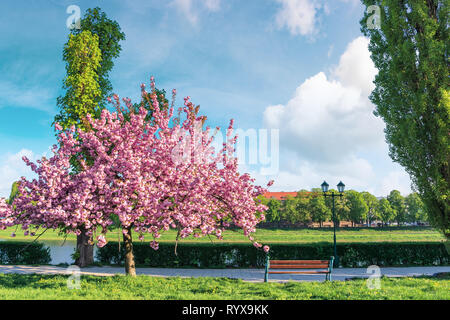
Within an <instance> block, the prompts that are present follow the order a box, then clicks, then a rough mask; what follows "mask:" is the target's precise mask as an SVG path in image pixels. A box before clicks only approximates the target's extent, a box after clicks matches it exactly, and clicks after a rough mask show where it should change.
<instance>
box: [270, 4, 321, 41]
mask: <svg viewBox="0 0 450 320" xmlns="http://www.w3.org/2000/svg"><path fill="white" fill-rule="evenodd" d="M277 2H279V3H281V8H280V10H279V11H278V13H277V15H276V17H275V21H276V24H277V26H278V27H279V28H284V27H286V28H287V29H288V30H289V31H290V33H291V34H293V35H303V36H304V35H313V34H315V33H316V22H317V10H318V9H320V7H321V5H320V4H319V3H318V2H317V1H316V0H277Z"/></svg>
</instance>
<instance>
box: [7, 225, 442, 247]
mask: <svg viewBox="0 0 450 320" xmlns="http://www.w3.org/2000/svg"><path fill="white" fill-rule="evenodd" d="M15 230H16V228H9V229H7V230H2V231H0V239H5V240H13V239H14V240H16V241H17V240H19V241H22V240H29V241H32V240H33V239H34V238H35V237H30V236H24V235H23V232H22V231H21V230H20V228H18V230H17V232H16V237H15V238H12V237H11V236H10V235H11V233H12V232H14V231H15ZM38 234H39V233H38ZM254 237H255V238H256V239H258V240H259V241H260V242H261V243H283V242H286V243H287V242H289V243H312V242H332V241H333V229H332V228H329V229H300V230H280V229H276V230H267V229H260V230H258V231H257V232H256V233H255V236H254ZM107 238H108V240H110V241H111V240H112V241H114V240H117V239H118V238H119V234H118V232H111V233H109V234H108V236H107ZM175 238H176V233H175V231H173V230H169V231H167V232H165V233H163V235H162V236H161V239H160V240H161V241H168V242H171V241H174V240H175ZM337 238H338V241H340V242H389V241H392V242H411V241H419V242H422V241H443V240H445V237H444V236H443V235H442V234H441V233H439V232H438V231H435V230H433V229H432V228H428V227H416V228H413V227H408V228H401V227H400V228H395V227H394V228H386V229H368V228H360V229H351V228H349V229H341V230H339V231H338V233H337ZM39 239H40V240H63V239H64V238H63V237H61V236H59V235H58V233H57V232H55V231H52V230H48V231H46V232H45V233H44V234H43V235H42V236H41V237H40V238H39ZM75 239H76V237H75V236H73V235H70V236H68V237H67V240H75ZM134 239H137V236H136V235H135V236H134ZM211 239H212V240H213V241H218V240H217V239H215V237H211ZM146 240H151V236H146ZM183 241H185V242H186V241H194V242H197V241H211V240H210V238H208V237H204V238H200V239H194V238H193V237H189V238H186V239H184V240H183ZM224 242H248V239H247V238H246V237H244V236H243V235H242V233H241V232H234V231H226V232H225V233H224Z"/></svg>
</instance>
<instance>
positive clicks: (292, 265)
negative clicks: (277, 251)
mask: <svg viewBox="0 0 450 320" xmlns="http://www.w3.org/2000/svg"><path fill="white" fill-rule="evenodd" d="M269 268H270V269H328V268H330V260H269Z"/></svg>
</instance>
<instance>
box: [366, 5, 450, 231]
mask: <svg viewBox="0 0 450 320" xmlns="http://www.w3.org/2000/svg"><path fill="white" fill-rule="evenodd" d="M362 1H363V3H364V4H365V5H366V6H367V7H369V6H371V5H376V6H378V8H379V9H380V17H379V19H378V20H379V22H380V27H379V28H373V23H371V22H373V16H374V13H373V12H370V11H369V10H368V11H367V12H366V13H365V15H364V17H363V18H362V19H361V30H362V32H363V33H364V34H365V35H366V36H368V37H370V45H369V50H370V52H371V53H372V56H371V57H372V60H373V62H374V64H375V66H376V68H377V69H378V71H379V72H378V75H377V76H376V78H375V82H374V83H375V86H376V88H375V90H374V91H373V92H372V94H371V96H370V99H371V101H372V102H373V103H374V104H375V105H376V111H375V115H376V116H379V117H381V118H382V119H383V120H384V122H385V123H386V129H385V134H386V141H387V142H388V144H389V154H390V156H391V158H392V159H393V160H394V161H395V162H398V163H399V164H400V165H402V166H403V167H404V168H405V170H406V171H407V172H408V173H409V175H410V177H411V180H412V183H413V186H414V189H415V190H416V191H417V192H418V194H419V195H420V197H421V198H422V201H423V202H424V204H425V206H426V207H427V212H428V217H429V220H430V223H431V224H432V225H433V226H435V227H436V228H438V229H439V230H441V231H442V232H443V233H444V234H445V236H446V237H447V239H449V238H450V217H449V214H450V208H449V205H450V201H449V199H450V186H449V183H450V168H449V154H450V152H449V151H450V140H449V139H450V135H449V132H450V127H449V126H450V121H449V115H450V97H449V87H450V74H449V70H450V69H449V59H448V52H449V45H450V41H449V28H448V26H449V16H450V15H449V8H450V1H448V0H402V1H399V0H362Z"/></svg>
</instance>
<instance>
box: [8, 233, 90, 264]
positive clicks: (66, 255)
mask: <svg viewBox="0 0 450 320" xmlns="http://www.w3.org/2000/svg"><path fill="white" fill-rule="evenodd" d="M0 241H7V240H5V239H0ZM39 242H40V243H43V244H44V245H45V246H47V247H49V248H50V256H51V259H52V260H51V262H50V264H53V265H56V264H60V263H67V264H69V265H70V264H73V263H74V260H73V259H72V257H71V255H72V254H73V253H74V252H75V247H76V244H77V243H76V241H66V242H65V243H64V241H63V240H43V241H39ZM96 252H97V246H94V257H95V254H96Z"/></svg>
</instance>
